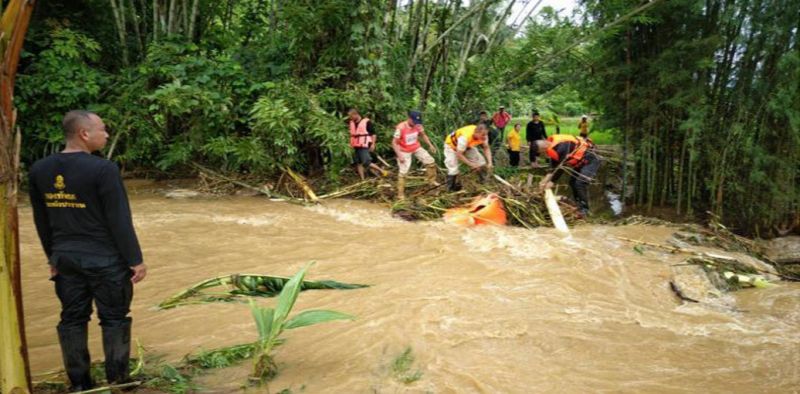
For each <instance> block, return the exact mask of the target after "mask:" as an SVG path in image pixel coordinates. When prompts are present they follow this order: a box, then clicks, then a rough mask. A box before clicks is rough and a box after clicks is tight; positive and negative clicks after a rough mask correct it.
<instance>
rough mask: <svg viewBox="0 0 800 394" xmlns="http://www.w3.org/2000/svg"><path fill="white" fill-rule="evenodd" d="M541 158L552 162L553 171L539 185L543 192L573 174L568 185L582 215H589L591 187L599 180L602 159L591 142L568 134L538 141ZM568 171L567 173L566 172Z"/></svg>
mask: <svg viewBox="0 0 800 394" xmlns="http://www.w3.org/2000/svg"><path fill="white" fill-rule="evenodd" d="M536 145H537V146H538V148H539V153H540V154H546V155H547V157H548V158H550V166H551V168H554V170H553V171H552V172H551V173H549V174H547V176H545V177H544V179H542V182H541V183H540V184H539V186H540V188H542V189H546V188H551V187H553V183H554V182H556V181H558V178H559V177H561V174H563V173H564V172H565V171H570V173H571V179H570V181H569V185H570V187H571V188H572V193H573V195H574V197H575V202H576V203H578V209H579V210H580V213H581V215H583V216H588V215H589V191H588V187H589V183H590V182H592V180H594V178H595V176H597V170H598V169H599V168H600V157H598V156H597V154H596V153H595V149H594V144H593V143H592V141H591V140H589V139H585V138H582V137H576V136H573V135H569V134H557V135H552V136H550V137H547V139H545V140H538V141H536ZM563 167H567V168H568V169H564V168H563Z"/></svg>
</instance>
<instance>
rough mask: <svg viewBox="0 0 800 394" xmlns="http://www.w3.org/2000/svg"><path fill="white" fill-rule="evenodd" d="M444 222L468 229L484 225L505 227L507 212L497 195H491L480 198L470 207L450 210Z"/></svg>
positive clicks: (445, 215)
mask: <svg viewBox="0 0 800 394" xmlns="http://www.w3.org/2000/svg"><path fill="white" fill-rule="evenodd" d="M444 221H445V222H447V223H453V224H460V225H462V226H467V227H471V226H479V225H483V224H493V225H498V226H505V225H506V210H505V208H504V207H503V201H502V200H501V199H500V197H499V196H498V195H497V194H489V195H488V196H485V197H483V196H479V197H478V198H476V199H475V200H474V201H472V202H471V203H470V204H469V205H466V206H463V207H457V208H450V209H448V210H447V211H446V212H445V214H444Z"/></svg>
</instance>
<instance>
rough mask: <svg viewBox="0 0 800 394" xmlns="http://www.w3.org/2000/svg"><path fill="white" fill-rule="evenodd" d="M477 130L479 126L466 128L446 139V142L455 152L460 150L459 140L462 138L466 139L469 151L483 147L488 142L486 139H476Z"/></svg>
mask: <svg viewBox="0 0 800 394" xmlns="http://www.w3.org/2000/svg"><path fill="white" fill-rule="evenodd" d="M476 128H477V126H475V125H469V126H464V127H462V128H460V129H458V130H456V131H454V132H452V133H450V134H449V135H448V136H447V137H444V142H445V143H446V144H447V145H450V147H451V148H453V150H458V139H459V138H460V137H464V139H465V140H467V149H469V148H474V147H476V146H478V145H482V144H483V143H484V142H485V141H486V140H485V137H484V138H483V139H475V137H474V135H475V129H476Z"/></svg>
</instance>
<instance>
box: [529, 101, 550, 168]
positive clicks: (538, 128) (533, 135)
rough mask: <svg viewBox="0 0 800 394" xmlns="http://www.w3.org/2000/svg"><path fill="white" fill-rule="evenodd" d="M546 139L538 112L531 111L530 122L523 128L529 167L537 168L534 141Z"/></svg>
mask: <svg viewBox="0 0 800 394" xmlns="http://www.w3.org/2000/svg"><path fill="white" fill-rule="evenodd" d="M546 138H547V132H546V131H545V129H544V122H542V121H541V120H540V119H539V112H538V111H533V113H532V114H531V121H530V122H528V125H527V126H525V140H526V141H528V159H529V160H530V161H531V167H533V168H538V167H539V151H538V149H537V147H536V141H541V140H544V139H546Z"/></svg>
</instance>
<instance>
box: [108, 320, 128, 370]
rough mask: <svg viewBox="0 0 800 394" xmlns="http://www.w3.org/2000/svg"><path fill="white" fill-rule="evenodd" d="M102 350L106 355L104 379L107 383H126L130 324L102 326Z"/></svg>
mask: <svg viewBox="0 0 800 394" xmlns="http://www.w3.org/2000/svg"><path fill="white" fill-rule="evenodd" d="M103 352H104V353H105V355H106V362H105V366H106V380H108V383H109V384H119V383H127V382H128V381H130V377H129V376H128V373H129V370H128V361H129V359H130V354H131V324H130V323H126V324H124V325H122V326H119V327H103Z"/></svg>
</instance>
